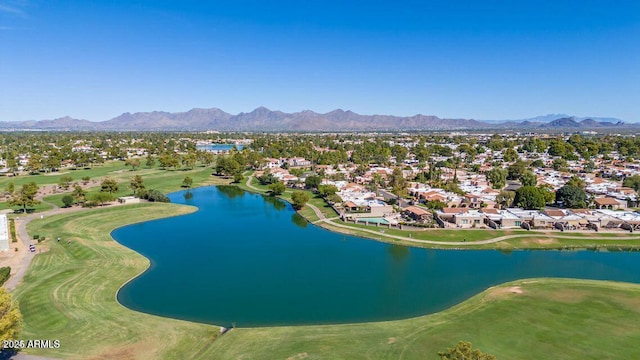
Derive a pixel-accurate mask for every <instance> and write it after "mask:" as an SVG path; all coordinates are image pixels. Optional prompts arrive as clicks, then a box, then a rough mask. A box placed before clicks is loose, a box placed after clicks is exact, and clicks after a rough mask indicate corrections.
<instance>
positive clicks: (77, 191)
mask: <svg viewBox="0 0 640 360" xmlns="http://www.w3.org/2000/svg"><path fill="white" fill-rule="evenodd" d="M71 195H72V196H73V197H75V198H76V199H78V200H81V199H84V196H85V195H86V192H85V191H84V189H83V188H82V186H80V185H75V186H74V187H73V191H72V192H71Z"/></svg>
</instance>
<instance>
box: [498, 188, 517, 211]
mask: <svg viewBox="0 0 640 360" xmlns="http://www.w3.org/2000/svg"><path fill="white" fill-rule="evenodd" d="M515 198H516V192H515V191H509V190H502V191H500V193H499V194H498V195H497V196H496V202H497V203H498V204H500V205H501V206H502V208H508V207H511V205H513V200H514V199H515Z"/></svg>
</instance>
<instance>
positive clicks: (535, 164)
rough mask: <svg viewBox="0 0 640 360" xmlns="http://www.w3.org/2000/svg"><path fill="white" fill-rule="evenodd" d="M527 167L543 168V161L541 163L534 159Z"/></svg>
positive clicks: (539, 160)
mask: <svg viewBox="0 0 640 360" xmlns="http://www.w3.org/2000/svg"><path fill="white" fill-rule="evenodd" d="M529 166H531V167H534V168H543V167H544V166H545V165H544V161H542V160H541V159H536V160H534V161H533V162H532V163H531V165H529Z"/></svg>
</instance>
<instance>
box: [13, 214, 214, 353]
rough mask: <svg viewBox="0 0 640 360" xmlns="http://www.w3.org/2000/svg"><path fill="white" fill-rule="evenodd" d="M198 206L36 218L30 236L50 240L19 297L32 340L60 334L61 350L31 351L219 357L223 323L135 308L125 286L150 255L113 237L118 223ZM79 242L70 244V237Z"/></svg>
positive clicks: (26, 332) (18, 289) (18, 293)
mask: <svg viewBox="0 0 640 360" xmlns="http://www.w3.org/2000/svg"><path fill="white" fill-rule="evenodd" d="M194 210H195V209H194V208H192V207H187V206H179V205H172V204H140V205H129V206H123V207H113V208H105V209H96V210H89V211H82V212H76V213H69V214H63V215H57V216H52V217H47V218H45V219H42V220H40V219H38V220H34V221H33V222H32V223H30V224H29V225H28V230H29V233H30V234H40V235H41V236H42V235H44V236H46V237H47V238H48V239H55V238H56V237H58V236H59V237H61V238H62V241H61V242H59V243H58V242H56V241H54V240H47V241H46V242H44V243H42V245H41V246H46V247H49V251H47V252H45V253H41V254H38V255H37V256H36V257H35V259H34V260H33V263H32V264H31V266H30V268H29V270H28V273H27V275H26V276H25V278H24V282H23V283H22V284H21V285H20V286H19V287H18V288H17V290H16V292H15V295H16V298H17V300H18V301H20V310H21V312H22V315H23V317H24V324H25V328H24V331H23V334H22V338H25V339H59V340H60V342H61V346H60V348H59V349H54V350H35V349H33V350H29V351H28V353H33V354H47V355H48V356H51V357H54V358H77V359H87V358H91V357H101V358H113V359H116V358H118V359H121V358H148V359H155V358H172V359H188V358H194V357H198V356H199V357H202V358H212V355H211V353H210V352H209V350H210V349H209V347H210V346H211V344H212V343H213V340H214V338H215V337H216V336H217V335H218V328H217V327H214V326H209V325H201V324H196V323H189V322H186V321H178V320H172V319H166V318H161V317H157V316H152V315H147V314H143V313H138V312H135V311H132V310H129V309H127V308H125V307H123V306H121V305H120V304H118V303H117V302H116V300H115V294H116V291H117V289H118V288H119V287H120V286H121V285H122V284H124V283H125V282H126V281H128V280H129V279H131V278H132V277H134V276H135V275H137V274H139V273H140V272H141V271H143V270H144V269H146V268H147V267H148V266H149V261H148V260H147V259H145V258H144V257H142V256H140V255H138V254H137V253H135V252H134V251H132V250H130V249H127V248H125V247H123V246H121V245H119V244H118V243H116V242H115V241H113V239H112V238H111V237H110V235H109V233H110V232H111V230H113V229H114V228H115V227H117V226H121V225H124V224H130V223H135V222H139V221H145V220H150V219H155V218H160V217H166V216H171V215H179V214H185V213H188V212H191V211H194ZM68 240H71V243H70V244H68V243H67V241H68Z"/></svg>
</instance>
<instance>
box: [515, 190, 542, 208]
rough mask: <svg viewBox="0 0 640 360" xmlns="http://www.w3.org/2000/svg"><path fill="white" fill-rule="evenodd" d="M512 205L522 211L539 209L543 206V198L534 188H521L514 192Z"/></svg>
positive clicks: (540, 192)
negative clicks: (522, 209)
mask: <svg viewBox="0 0 640 360" xmlns="http://www.w3.org/2000/svg"><path fill="white" fill-rule="evenodd" d="M513 202H514V204H515V205H516V206H518V207H521V208H524V209H540V208H542V207H544V205H545V196H544V194H543V193H542V191H541V190H540V189H538V188H537V187H535V186H523V187H521V188H519V189H518V190H516V196H515V198H514V200H513Z"/></svg>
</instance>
